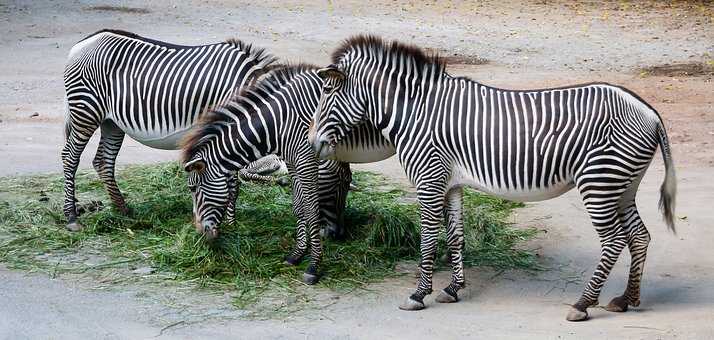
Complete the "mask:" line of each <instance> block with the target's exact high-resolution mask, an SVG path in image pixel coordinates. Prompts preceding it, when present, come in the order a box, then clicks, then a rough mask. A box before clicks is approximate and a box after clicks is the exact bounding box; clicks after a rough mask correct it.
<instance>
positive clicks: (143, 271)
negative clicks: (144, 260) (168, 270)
mask: <svg viewBox="0 0 714 340" xmlns="http://www.w3.org/2000/svg"><path fill="white" fill-rule="evenodd" d="M155 271H156V268H154V267H141V268H136V269H134V270H132V271H131V272H132V273H134V274H139V275H149V274H152V273H154V272H155Z"/></svg>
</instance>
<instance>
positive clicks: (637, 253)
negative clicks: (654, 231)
mask: <svg viewBox="0 0 714 340" xmlns="http://www.w3.org/2000/svg"><path fill="white" fill-rule="evenodd" d="M620 220H621V221H622V223H623V224H626V225H628V226H629V233H628V239H627V246H628V248H629V249H630V257H631V263H630V275H629V278H628V280H627V288H626V289H625V292H624V293H623V294H622V295H621V296H618V297H615V298H613V299H612V300H611V301H610V303H609V304H608V305H607V306H606V307H605V309H606V310H608V311H610V312H625V311H627V308H628V306H633V307H637V306H639V305H640V283H641V282H642V272H643V270H644V266H645V258H646V257H647V246H648V245H649V243H650V234H649V232H647V228H646V227H645V225H644V223H642V219H641V218H640V214H639V213H638V212H637V206H636V205H635V202H634V201H633V202H632V205H631V206H630V207H629V208H627V209H625V211H624V213H623V215H622V217H621V218H620Z"/></svg>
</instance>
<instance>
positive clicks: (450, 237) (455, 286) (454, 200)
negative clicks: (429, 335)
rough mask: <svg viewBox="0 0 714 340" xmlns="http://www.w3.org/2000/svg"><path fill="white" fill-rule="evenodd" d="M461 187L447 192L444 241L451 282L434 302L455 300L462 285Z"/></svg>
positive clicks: (462, 234)
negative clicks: (449, 264) (450, 270)
mask: <svg viewBox="0 0 714 340" xmlns="http://www.w3.org/2000/svg"><path fill="white" fill-rule="evenodd" d="M462 198H463V189H462V188H455V189H452V190H451V191H449V193H448V194H447V198H446V199H447V201H446V202H447V205H446V219H447V221H446V223H447V225H446V243H447V246H448V252H447V256H448V257H449V260H450V261H449V262H450V263H451V266H452V276H451V283H450V284H449V285H448V286H447V287H446V288H444V289H443V290H442V291H441V293H439V295H438V296H437V297H436V302H440V303H452V302H457V301H458V300H459V297H458V295H457V292H458V291H459V289H461V288H463V287H464V283H465V280H464V258H463V250H464V224H463V213H462V210H463V199H462Z"/></svg>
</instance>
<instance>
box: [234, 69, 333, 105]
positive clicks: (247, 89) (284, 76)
mask: <svg viewBox="0 0 714 340" xmlns="http://www.w3.org/2000/svg"><path fill="white" fill-rule="evenodd" d="M317 69H319V67H318V66H316V65H312V64H307V63H297V64H290V63H288V64H277V65H270V68H268V70H267V72H265V73H263V74H261V75H260V76H258V78H257V79H256V80H255V81H253V82H252V83H251V84H250V85H249V86H244V87H243V88H242V89H241V90H240V91H238V92H237V94H236V95H235V96H234V97H233V99H232V101H240V100H241V97H245V96H249V95H250V93H251V92H255V91H256V90H263V91H267V92H272V91H273V89H274V88H279V87H281V86H283V85H285V84H287V83H289V82H291V81H293V79H295V77H296V76H297V75H299V74H301V73H303V72H305V71H317Z"/></svg>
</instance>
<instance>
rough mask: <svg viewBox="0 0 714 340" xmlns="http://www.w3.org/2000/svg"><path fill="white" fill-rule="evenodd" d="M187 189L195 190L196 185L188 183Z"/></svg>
mask: <svg viewBox="0 0 714 340" xmlns="http://www.w3.org/2000/svg"><path fill="white" fill-rule="evenodd" d="M188 190H191V192H196V186H195V185H190V184H189V186H188Z"/></svg>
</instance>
